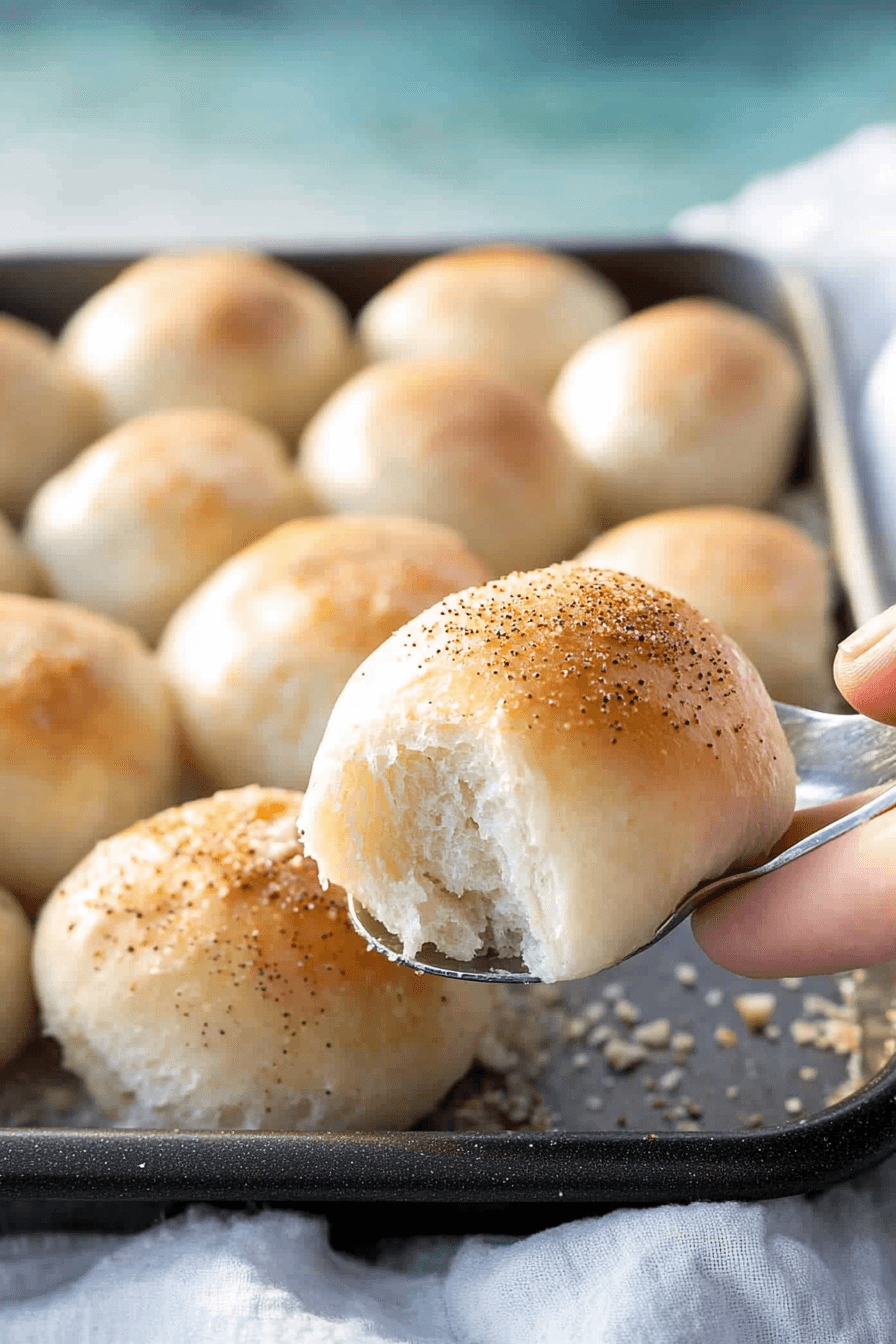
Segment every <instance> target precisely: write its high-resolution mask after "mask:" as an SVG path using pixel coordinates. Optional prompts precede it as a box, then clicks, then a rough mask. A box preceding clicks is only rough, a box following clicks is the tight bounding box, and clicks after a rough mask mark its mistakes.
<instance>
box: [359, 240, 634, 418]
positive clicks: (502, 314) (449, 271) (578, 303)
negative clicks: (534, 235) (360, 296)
mask: <svg viewBox="0 0 896 1344" xmlns="http://www.w3.org/2000/svg"><path fill="white" fill-rule="evenodd" d="M628 311H629V308H628V304H627V303H626V301H625V299H624V298H623V296H622V294H621V293H620V291H619V290H618V289H617V288H616V286H615V285H613V284H611V283H610V281H609V280H607V279H606V278H605V277H604V276H603V275H600V274H599V273H598V272H597V271H595V270H594V268H593V267H591V266H588V265H586V264H585V263H584V262H581V261H578V260H576V259H575V258H573V257H568V256H562V255H560V254H559V253H556V252H546V251H544V250H542V249H541V248H538V247H531V246H526V245H523V244H519V243H517V244H506V243H504V244H497V243H495V244H488V245H485V246H479V247H467V248H462V249H460V250H459V251H456V252H443V253H441V254H439V255H438V256H434V257H428V258H427V259H426V260H425V261H420V262H418V263H417V264H416V265H414V266H410V267H409V268H408V269H407V270H406V271H404V272H403V274H401V275H400V276H399V277H398V278H397V279H396V280H393V281H392V283H391V284H389V285H386V286H385V288H384V289H381V290H380V291H379V293H377V294H375V295H374V297H373V298H372V299H370V300H369V302H368V303H367V304H366V306H365V307H364V308H363V309H362V310H361V313H360V316H359V317H358V333H359V336H360V339H361V344H362V347H363V349H364V353H365V354H366V356H367V358H368V359H370V360H383V359H408V358H415V357H444V358H450V359H472V360H475V361H476V362H477V363H480V364H482V366H483V367H484V368H488V369H491V370H492V371H493V372H495V373H498V374H502V375H504V376H505V377H508V378H512V379H514V380H515V381H517V382H520V383H523V384H524V385H525V386H527V387H529V388H531V389H532V390H533V391H535V392H537V393H538V394H539V395H541V396H547V394H548V392H549V391H550V388H551V385H552V384H553V382H554V381H555V379H556V377H557V374H558V373H559V372H560V369H561V368H562V366H563V365H564V364H565V362H566V360H567V359H569V357H570V355H572V354H573V353H574V352H575V351H576V350H578V348H579V347H580V346H581V345H584V344H585V342H586V341H587V340H590V338H591V337H592V336H596V335H597V334H598V332H601V331H604V330H605V329H606V328H607V327H609V326H611V325H612V324H613V323H614V322H618V321H619V320H620V318H622V317H625V315H626V314H627V313H628Z"/></svg>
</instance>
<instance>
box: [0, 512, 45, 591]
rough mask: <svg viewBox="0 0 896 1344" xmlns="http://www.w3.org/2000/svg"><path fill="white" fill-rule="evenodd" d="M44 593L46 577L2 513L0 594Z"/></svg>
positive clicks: (0, 523)
mask: <svg viewBox="0 0 896 1344" xmlns="http://www.w3.org/2000/svg"><path fill="white" fill-rule="evenodd" d="M42 592H46V579H45V577H44V575H43V574H41V572H40V569H39V567H38V565H37V563H36V561H35V559H34V557H33V556H32V555H31V554H30V553H29V552H28V551H27V550H26V548H25V547H24V546H23V545H22V543H21V541H20V540H19V536H18V533H17V532H16V530H15V528H14V527H13V525H12V523H10V521H9V519H8V518H4V516H3V514H2V513H0V593H42Z"/></svg>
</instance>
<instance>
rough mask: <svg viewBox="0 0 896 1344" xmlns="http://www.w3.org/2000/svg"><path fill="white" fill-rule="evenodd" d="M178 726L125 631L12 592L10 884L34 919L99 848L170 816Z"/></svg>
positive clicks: (3, 692)
mask: <svg viewBox="0 0 896 1344" xmlns="http://www.w3.org/2000/svg"><path fill="white" fill-rule="evenodd" d="M175 758H176V741H175V724H174V717H173V713H172V708H171V704H170V697H169V695H168V692H167V690H166V687H165V684H164V682H163V680H162V677H161V675H160V673H159V670H158V667H157V666H156V663H155V660H154V658H153V656H152V654H151V653H150V652H149V650H148V649H147V648H146V646H145V645H144V644H143V642H142V641H141V640H140V638H139V637H138V636H137V635H136V634H134V632H133V631H131V630H126V629H125V628H124V626H121V625H117V624H115V623H114V622H112V621H109V620H107V619H106V618H105V617H104V616H98V615H96V614H95V613H94V612H91V611H85V610H84V609H83V608H82V607H76V606H69V605H68V604H66V603H63V602H53V601H49V600H47V599H41V598H36V597H23V596H21V595H19V594H13V593H2V594H0V881H2V882H3V883H4V884H5V885H7V886H8V887H10V888H11V889H12V890H13V891H14V892H15V893H16V895H17V896H19V897H20V898H21V899H22V902H23V904H24V905H25V906H26V908H27V909H30V910H34V909H35V908H36V907H37V906H38V905H39V904H40V902H41V901H42V900H43V899H44V897H45V896H46V895H47V894H48V892H49V891H50V890H51V888H52V887H53V886H54V885H55V884H56V883H57V882H58V881H59V879H60V878H61V877H62V876H63V875H64V874H65V873H67V872H68V870H69V869H70V868H71V867H72V866H73V864H75V863H77V861H78V860H79V859H80V858H82V857H83V856H84V855H85V854H86V853H87V851H88V850H89V849H90V847H91V845H93V844H95V843H96V841H97V840H99V839H101V838H102V837H103V836H106V835H110V834H111V833H112V832H113V831H117V830H119V829H120V828H121V827H122V826H127V825H129V824H130V823H131V822H132V821H135V820H136V819H137V818H138V817H143V816H146V815H147V814H148V813H150V812H155V811H156V810H157V809H158V808H160V807H164V806H165V805H166V804H167V803H168V802H170V801H171V798H172V790H173V788H174V778H175Z"/></svg>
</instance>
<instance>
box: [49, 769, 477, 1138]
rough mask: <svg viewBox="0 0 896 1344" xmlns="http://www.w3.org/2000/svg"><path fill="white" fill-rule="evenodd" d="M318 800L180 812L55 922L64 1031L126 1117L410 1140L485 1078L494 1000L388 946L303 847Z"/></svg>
mask: <svg viewBox="0 0 896 1344" xmlns="http://www.w3.org/2000/svg"><path fill="white" fill-rule="evenodd" d="M300 803H301V795H299V794H293V793H289V792H287V791H284V790H279V789H260V788H257V787H254V786H253V787H249V788H245V789H239V790H235V791H232V792H227V793H218V794H216V795H215V796H214V797H212V798H205V799H201V800H199V801H197V802H193V803H188V804H185V805H184V806H182V807H178V808H171V809H169V810H167V811H165V812H162V813H161V814H159V815H158V816H155V817H151V818H149V819H147V820H145V821H142V822H138V823H137V824H136V825H135V826H132V827H130V828H129V829H128V830H126V831H124V832H122V833H121V834H119V835H116V836H113V837H112V838H110V839H109V840H106V841H104V842H103V843H102V844H100V845H97V846H96V848H95V849H94V850H93V851H92V852H91V854H90V855H89V856H88V857H87V858H86V859H85V860H84V861H83V862H82V863H81V864H79V865H78V867H77V868H75V870H74V871H73V872H72V873H71V874H70V875H69V876H68V877H67V878H66V879H65V881H64V882H62V883H61V884H60V886H59V887H57V889H56V890H55V891H54V893H53V895H52V897H51V898H50V900H49V901H48V902H47V905H46V906H45V907H44V910H43V911H42V912H41V916H40V919H39V922H38V926H37V932H36V937H35V948H34V966H35V982H36V986H37V992H38V996H39V1001H40V1004H41V1009H42V1014H43V1018H44V1022H45V1025H46V1029H47V1030H48V1031H49V1032H50V1033H51V1034H53V1035H55V1036H56V1037H57V1038H58V1039H59V1041H60V1043H61V1044H62V1047H63V1051H64V1056H65V1062H66V1065H67V1066H68V1067H70V1068H72V1069H73V1070H74V1071H75V1072H76V1073H78V1074H79V1075H80V1076H81V1077H82V1078H83V1079H84V1081H85V1083H86V1084H87V1086H88V1088H89V1090H90V1091H91V1093H92V1095H93V1096H94V1097H95V1098H96V1100H97V1101H98V1102H99V1103H100V1105H101V1106H102V1107H103V1108H104V1110H106V1112H107V1113H108V1114H109V1115H110V1116H111V1117H113V1118H115V1119H116V1120H117V1121H118V1122H119V1123H124V1124H131V1125H133V1124H137V1125H148V1126H151V1127H155V1126H166V1127H167V1126H178V1127H181V1128H188V1129H202V1128H209V1129H220V1128H246V1129H265V1130H272V1129H287V1130H289V1129H310V1130H346V1129H348V1130H351V1129H384V1128H404V1127H406V1126H407V1125H409V1124H412V1123H413V1122H414V1121H415V1120H417V1119H419V1118H420V1116H421V1115H423V1114H424V1113H425V1112H426V1111H427V1110H428V1109H430V1108H431V1107H432V1106H433V1105H434V1103H435V1102H436V1101H437V1100H438V1099H439V1098H440V1097H441V1096H442V1095H443V1094H444V1092H445V1091H446V1090H447V1089H448V1088H449V1087H450V1086H451V1084H452V1083H453V1082H454V1081H456V1079H457V1078H458V1077H460V1076H461V1075H462V1074H463V1073H464V1072H465V1071H466V1069H467V1068H468V1067H469V1065H470V1062H471V1060H472V1057H473V1053H474V1051H475V1048H476V1044H477V1041H478V1039H479V1037H480V1035H481V1034H482V1032H483V1030H484V1029H485V1027H486V1025H487V1023H488V1020H489V1017H490V1014H491V1010H492V1004H493V999H492V996H491V994H490V993H489V992H488V989H487V987H483V986H471V985H460V984H448V983H447V982H444V981H435V980H433V979H431V978H430V977H420V976H416V975H414V974H413V972H411V971H408V970H407V969H406V968H405V967H402V966H397V965H394V964H392V963H391V962H388V961H387V960H385V958H382V957H380V956H378V955H377V954H376V953H374V952H372V951H370V950H369V949H368V948H367V947H366V945H365V944H364V942H363V940H362V939H360V938H358V936H357V934H356V933H355V932H354V930H353V929H352V927H351V924H350V923H349V920H348V916H347V914H346V909H345V896H344V893H343V892H341V891H339V890H338V889H337V888H335V887H332V886H331V887H330V888H329V889H328V890H327V891H324V890H322V888H321V886H320V883H319V881H318V878H317V871H316V868H315V866H314V864H313V863H312V861H311V860H310V859H308V858H307V857H306V856H305V855H304V853H303V851H302V847H301V845H300V844H299V842H298V840H297V837H296V819H297V816H298V812H299V807H300Z"/></svg>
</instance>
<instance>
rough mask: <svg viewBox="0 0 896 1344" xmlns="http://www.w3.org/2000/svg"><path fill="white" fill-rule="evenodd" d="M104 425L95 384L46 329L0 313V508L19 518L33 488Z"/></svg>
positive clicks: (73, 454) (50, 474)
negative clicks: (71, 363)
mask: <svg viewBox="0 0 896 1344" xmlns="http://www.w3.org/2000/svg"><path fill="white" fill-rule="evenodd" d="M104 428H105V420H104V416H103V411H102V406H101V401H100V397H99V395H98V393H97V391H96V389H95V388H94V387H92V386H91V385H90V383H89V382H88V381H87V379H85V378H84V377H83V376H82V375H81V374H80V373H79V372H77V371H76V370H75V369H73V368H71V367H70V366H69V365H68V364H67V363H66V361H65V360H64V359H63V358H62V356H61V355H60V353H59V351H58V349H57V347H56V344H55V342H54V341H53V340H52V339H51V338H50V337H49V336H48V335H47V333H46V332H45V331H41V329H40V328H39V327H35V326H32V324H31V323H30V322H21V321H19V319H18V318H15V317H9V316H6V315H4V314H0V509H3V510H4V511H5V512H6V513H8V514H10V515H11V516H12V517H13V518H19V517H20V516H21V514H22V513H23V511H24V509H25V506H26V505H27V503H28V501H29V499H30V498H31V496H32V495H33V494H34V492H35V490H36V489H37V487H38V486H39V485H40V484H41V483H42V482H43V481H45V480H46V479H47V477H48V476H52V475H53V473H54V472H55V471H58V470H59V469H60V467H64V466H65V464H66V463H67V462H70V461H71V459H72V458H73V457H74V456H75V454H76V453H77V452H79V451H80V449H82V448H83V447H84V446H85V444H88V443H90V441H91V440H92V439H95V438H96V437H97V435H98V434H101V433H102V431H103V429H104Z"/></svg>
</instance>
